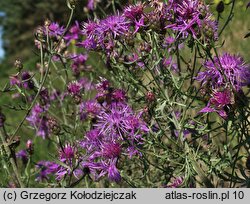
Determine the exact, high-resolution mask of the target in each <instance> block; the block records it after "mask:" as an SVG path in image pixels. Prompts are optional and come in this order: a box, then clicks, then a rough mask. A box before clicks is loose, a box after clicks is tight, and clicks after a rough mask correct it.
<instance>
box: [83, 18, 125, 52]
mask: <svg viewBox="0 0 250 204" xmlns="http://www.w3.org/2000/svg"><path fill="white" fill-rule="evenodd" d="M128 30H129V24H128V21H127V20H126V18H125V17H124V16H121V15H115V16H109V17H107V18H105V19H102V20H100V21H98V22H91V21H90V22H88V23H85V24H83V34H84V35H86V39H85V40H84V41H83V42H82V43H80V44H79V45H82V46H84V47H85V48H86V49H95V48H96V47H97V46H98V47H101V48H103V49H105V50H111V49H112V48H113V46H114V42H113V40H114V39H116V38H117V37H118V36H120V35H124V34H125V33H127V32H128Z"/></svg>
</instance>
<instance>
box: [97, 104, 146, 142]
mask: <svg viewBox="0 0 250 204" xmlns="http://www.w3.org/2000/svg"><path fill="white" fill-rule="evenodd" d="M139 117H140V116H139V115H137V116H136V115H135V114H134V113H133V111H132V109H131V108H130V107H129V106H128V105H127V104H124V103H120V102H118V103H112V104H111V105H110V107H109V111H106V110H103V111H101V112H100V114H99V115H98V116H97V119H98V122H97V123H96V124H95V125H94V126H95V127H96V128H98V129H99V130H100V133H101V134H104V135H107V136H108V137H110V138H112V140H114V139H117V138H119V139H122V140H124V138H129V139H131V140H132V141H133V140H138V141H140V140H141V133H142V132H144V133H146V132H147V131H148V129H147V127H146V125H145V124H144V123H143V122H142V120H141V119H140V118H139Z"/></svg>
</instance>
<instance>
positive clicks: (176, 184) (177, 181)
mask: <svg viewBox="0 0 250 204" xmlns="http://www.w3.org/2000/svg"><path fill="white" fill-rule="evenodd" d="M182 183H183V178H182V177H177V178H175V179H174V181H173V182H172V183H171V184H170V185H167V186H166V188H178V187H180V186H181V184H182Z"/></svg>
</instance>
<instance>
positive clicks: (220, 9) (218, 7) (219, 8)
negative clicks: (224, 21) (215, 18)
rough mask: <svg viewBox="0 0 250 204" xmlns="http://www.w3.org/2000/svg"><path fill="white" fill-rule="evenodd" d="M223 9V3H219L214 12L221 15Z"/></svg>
mask: <svg viewBox="0 0 250 204" xmlns="http://www.w3.org/2000/svg"><path fill="white" fill-rule="evenodd" d="M224 8H225V6H224V2H223V1H220V2H219V3H218V5H217V7H216V11H217V12H218V13H222V12H223V11H224Z"/></svg>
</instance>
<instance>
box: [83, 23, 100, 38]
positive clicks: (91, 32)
mask: <svg viewBox="0 0 250 204" xmlns="http://www.w3.org/2000/svg"><path fill="white" fill-rule="evenodd" d="M97 28H98V23H96V22H93V21H89V22H88V23H84V24H83V30H82V33H83V34H84V35H86V36H87V38H88V39H93V38H95V36H96V35H97Z"/></svg>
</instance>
